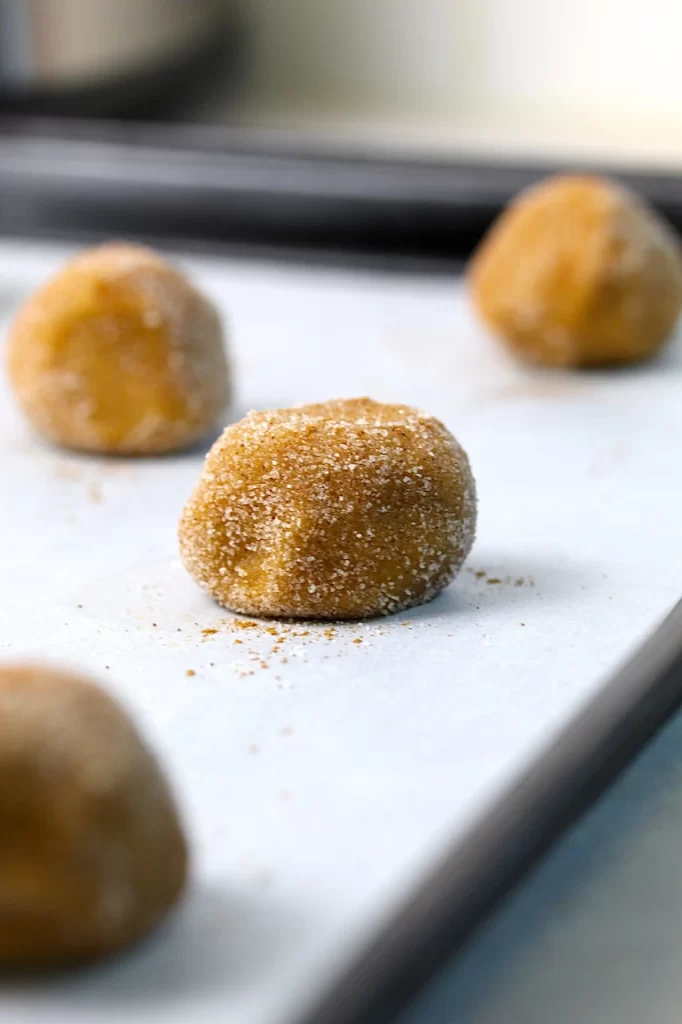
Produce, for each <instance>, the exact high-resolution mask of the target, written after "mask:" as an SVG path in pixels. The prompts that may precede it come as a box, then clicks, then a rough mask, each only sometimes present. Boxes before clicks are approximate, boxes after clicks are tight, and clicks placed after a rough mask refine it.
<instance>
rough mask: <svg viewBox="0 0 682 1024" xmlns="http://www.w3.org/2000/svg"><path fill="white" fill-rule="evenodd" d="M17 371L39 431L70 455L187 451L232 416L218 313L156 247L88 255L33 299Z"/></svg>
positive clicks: (21, 394) (112, 248) (20, 320)
mask: <svg viewBox="0 0 682 1024" xmlns="http://www.w3.org/2000/svg"><path fill="white" fill-rule="evenodd" d="M8 368H9V374H10V379H11V381H12V385H13V387H14V391H15V394H16V396H17V398H18V401H19V404H20V405H21V407H22V409H23V410H24V412H25V413H26V415H27V416H28V418H29V420H30V421H31V423H32V425H33V426H34V428H35V429H36V430H37V431H38V432H39V433H40V434H42V435H43V436H44V437H46V438H47V439H48V440H50V441H53V442H55V443H57V444H61V445H64V446H66V447H69V448H75V449H81V450H84V451H92V452H108V453H118V454H123V455H146V454H155V453H161V452H168V451H174V450H176V449H181V448H186V447H188V446H190V445H192V444H193V443H195V442H196V441H198V440H199V439H200V438H202V437H203V436H205V435H206V433H207V432H208V431H210V430H211V429H212V428H214V427H215V426H216V425H218V424H219V422H220V421H221V420H222V418H223V416H224V413H225V408H226V405H227V403H228V400H229V394H230V384H229V373H228V367H227V363H226V357H225V351H224V345H223V335H222V327H221V324H220V319H219V317H218V314H217V312H216V310H215V308H214V307H213V305H212V304H211V303H210V302H209V300H208V299H207V298H205V297H204V296H203V295H202V294H200V293H199V292H198V291H197V290H196V289H195V288H194V287H193V285H191V284H190V283H189V281H188V280H187V279H186V278H185V277H184V276H183V275H182V274H181V273H180V272H179V271H178V270H176V269H175V268H174V267H173V266H171V265H170V264H169V263H167V262H166V261H165V260H163V259H162V258H161V257H160V256H158V255H157V254H156V253H155V252H153V251H152V250H151V249H146V248H144V247H143V246H138V245H127V244H123V243H116V244H110V245H103V246H99V247H97V248H94V249H89V250H86V251H85V252H83V253H81V255H79V256H77V257H76V258H75V259H73V260H72V261H71V262H69V263H68V264H67V265H66V266H65V267H64V268H63V269H62V270H61V271H60V272H59V273H58V274H56V275H55V276H54V277H53V278H52V279H51V280H50V281H48V282H47V284H45V285H44V287H42V288H41V289H40V290H39V291H38V292H36V294H35V295H34V296H33V297H32V298H30V299H29V300H28V302H26V303H25V305H24V306H23V307H22V309H21V310H20V311H19V313H18V315H17V317H16V319H15V321H14V324H13V325H12V328H11V331H10V337H9V347H8Z"/></svg>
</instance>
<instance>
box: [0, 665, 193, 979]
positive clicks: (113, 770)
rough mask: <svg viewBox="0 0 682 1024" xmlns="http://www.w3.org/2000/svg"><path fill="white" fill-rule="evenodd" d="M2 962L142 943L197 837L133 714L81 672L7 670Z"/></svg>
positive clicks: (175, 893)
mask: <svg viewBox="0 0 682 1024" xmlns="http://www.w3.org/2000/svg"><path fill="white" fill-rule="evenodd" d="M0 837H1V841H0V968H2V969H6V968H38V967H52V966H55V965H58V964H64V965H67V964H75V963H79V962H82V961H86V960H90V959H93V958H96V957H100V956H102V955H104V954H107V953H111V952H114V951H117V950H119V949H121V948H122V947H124V946H127V945H128V944H129V943H132V942H135V941H136V940H137V939H139V938H141V937H142V936H143V935H145V934H146V933H147V932H149V931H150V929H152V928H153V927H154V926H155V925H156V924H158V923H159V921H160V920H161V919H162V918H163V917H164V915H165V914H166V912H167V911H168V910H169V908H170V907H171V906H172V905H173V904H174V903H175V902H176V901H177V900H178V898H179V896H180V894H181V892H182V890H183V888H184V885H185V880H186V874H187V847H186V844H185V839H184V836H183V832H182V829H181V826H180V824H179V822H178V816H177V813H176V810H175V807H174V803H173V798H172V796H171V793H170V790H169V788H168V786H167V784H166V782H165V780H164V778H163V776H162V774H161V771H160V769H159V766H158V764H157V762H156V760H155V758H154V756H153V755H152V754H151V752H150V751H149V750H148V748H147V747H146V746H145V744H144V742H143V741H142V739H141V738H140V736H139V734H138V733H137V731H136V729H135V728H134V726H133V724H132V723H131V721H130V719H129V718H128V716H127V714H126V713H125V712H124V711H123V709H122V708H121V707H120V706H119V705H118V704H117V703H116V702H115V701H114V700H112V698H111V697H108V696H107V695H106V694H105V693H104V692H103V691H102V690H100V689H98V688H97V687H96V686H93V685H92V684H91V683H88V682H86V681H84V680H82V679H79V678H77V677H75V676H73V675H72V674H69V673H63V672H57V671H54V670H52V669H45V668H40V667H35V666H22V667H5V668H2V669H0Z"/></svg>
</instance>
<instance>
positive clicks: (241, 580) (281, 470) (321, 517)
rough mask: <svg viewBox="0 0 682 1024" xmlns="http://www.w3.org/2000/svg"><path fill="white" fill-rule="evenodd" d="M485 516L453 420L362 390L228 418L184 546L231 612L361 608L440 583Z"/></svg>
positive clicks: (390, 604) (327, 613)
mask: <svg viewBox="0 0 682 1024" xmlns="http://www.w3.org/2000/svg"><path fill="white" fill-rule="evenodd" d="M475 522H476V496H475V487H474V480H473V477H472V475H471V471H470V469H469V463H468V460H467V457H466V455H465V453H464V451H463V450H462V449H461V448H460V446H459V445H458V443H457V441H455V439H454V437H453V436H452V435H451V434H450V433H449V431H448V430H446V428H445V427H444V426H443V424H442V423H440V422H439V421H438V420H437V419H434V418H433V417H432V416H427V415H426V414H424V413H421V412H418V411H417V410H415V409H411V408H409V407H407V406H402V405H382V404H380V403H378V402H373V401H371V400H370V399H368V398H358V399H348V400H338V401H332V402H325V403H323V404H319V405H307V406H300V407H298V408H293V409H280V410H276V411H272V412H253V413H250V414H249V415H248V416H247V417H246V418H245V419H243V420H242V421H241V422H240V423H237V424H236V425H234V426H231V427H228V428H227V430H226V431H225V433H224V434H223V436H222V437H221V438H220V439H219V440H218V441H217V442H216V443H215V445H214V446H213V448H212V450H211V451H210V452H209V454H208V456H207V459H206V465H205V469H204V472H203V474H202V476H201V478H200V480H199V483H198V485H197V487H196V490H195V491H194V494H193V495H192V496H191V498H190V500H189V502H188V503H187V505H186V507H185V510H184V513H183V515H182V519H181V523H180V549H181V553H182V558H183V561H184V564H185V566H186V568H187V570H188V571H189V572H190V573H191V575H192V576H193V577H194V578H195V579H196V580H197V582H198V583H200V584H201V586H203V587H204V588H205V589H206V590H207V591H208V592H209V593H210V594H212V595H213V597H214V598H215V599H216V600H217V601H219V602H220V603H221V604H223V605H225V606H226V607H227V608H231V609H233V610H234V611H238V612H245V613H247V614H251V615H265V616H286V617H295V618H316V619H355V618H362V617H365V616H371V615H379V614H388V613H389V612H395V611H398V610H399V609H401V608H407V607H409V606H410V605H416V604H421V603H422V602H424V601H428V600H429V599H430V598H432V597H433V596H434V595H435V594H437V593H438V592H439V591H440V590H442V589H443V587H445V586H446V585H447V584H448V583H449V582H450V580H451V579H452V578H453V577H454V576H455V574H456V573H457V571H458V570H459V568H460V566H461V564H462V562H463V561H464V559H465V558H466V556H467V554H468V553H469V550H470V548H471V545H472V543H473V539H474V529H475Z"/></svg>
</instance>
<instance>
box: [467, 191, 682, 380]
mask: <svg viewBox="0 0 682 1024" xmlns="http://www.w3.org/2000/svg"><path fill="white" fill-rule="evenodd" d="M469 281H470V284H471V290H472V293H473V298H474V302H475V305H476V307H477V309H478V311H479V313H480V315H481V317H482V319H483V320H484V321H485V322H486V324H487V325H488V326H489V327H490V328H491V329H492V330H493V331H494V332H495V333H496V334H497V335H498V336H499V337H500V339H501V340H502V341H503V342H504V343H505V344H506V345H507V347H508V348H509V349H510V350H511V351H512V352H513V353H514V354H515V355H516V356H518V357H520V358H521V359H523V360H526V361H529V362H533V363H537V364H545V365H548V366H600V365H602V366H606V365H609V364H616V363H629V362H635V361H637V360H641V359H646V358H648V357H650V356H653V355H654V354H655V353H656V352H657V351H658V350H659V349H660V347H661V346H662V345H663V343H664V342H665V341H666V339H667V338H668V337H669V335H670V333H671V332H672V330H673V327H674V326H675V322H676V320H677V318H678V315H679V313H680V307H681V306H682V261H681V257H680V247H679V244H678V241H677V239H676V237H675V236H674V235H673V233H672V230H670V229H669V228H668V226H667V225H666V224H665V223H664V222H663V221H662V220H661V218H660V217H659V216H658V215H657V214H655V213H654V212H653V210H651V209H650V208H649V207H648V206H647V205H646V204H645V203H644V202H643V201H642V200H640V199H638V198H637V197H636V196H635V195H633V194H632V193H631V192H629V191H627V190H626V189H625V188H624V187H623V186H621V185H619V184H616V183H615V182H613V181H609V180H607V179H604V178H597V177H588V176H584V177H583V176H559V177H553V178H549V179H547V180H545V181H543V182H541V183H540V184H539V185H536V186H534V187H533V188H530V189H528V190H527V191H526V192H523V193H522V194H521V195H520V196H518V197H517V198H516V199H515V200H514V201H513V202H512V203H511V204H510V205H509V207H508V208H507V209H506V210H505V212H504V213H503V214H502V215H501V216H500V218H499V219H498V220H497V222H496V223H495V224H494V225H493V227H492V229H491V231H490V232H489V233H488V235H487V237H486V238H485V239H484V241H483V242H482V243H481V245H480V247H479V249H478V251H477V252H476V254H475V256H474V258H473V262H472V265H471V269H470V272H469Z"/></svg>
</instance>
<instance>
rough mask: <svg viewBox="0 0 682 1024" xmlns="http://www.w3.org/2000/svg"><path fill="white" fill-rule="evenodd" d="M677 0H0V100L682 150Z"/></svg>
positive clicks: (560, 150) (452, 137)
mask: <svg viewBox="0 0 682 1024" xmlns="http://www.w3.org/2000/svg"><path fill="white" fill-rule="evenodd" d="M681 30H682V8H681V7H680V6H679V5H678V4H675V3H673V2H672V0H648V2H647V3H646V4H643V3H641V2H640V0H572V2H571V3H570V4H569V3H563V2H559V0H555V2H551V0H550V2H548V0H1V2H0V89H1V94H2V104H3V107H4V109H5V110H6V111H7V110H12V111H15V112H16V111H24V112H25V111H30V112H32V113H35V112H37V113H68V114H76V115H79V114H80V115H89V116H92V115H96V116H100V115H102V116H115V117H137V118H152V119H164V120H173V119H177V120H180V121H182V120H186V121H190V122H194V123H196V122H205V123H214V124H216V123H217V124H223V125H225V124H227V125H239V126H241V127H254V128H255V127H257V128H270V129H273V128H274V129H277V130H278V131H285V132H291V133H295V134H300V133H303V134H306V135H311V136H313V137H315V138H323V139H325V140H327V141H328V142H330V143H334V144H336V143H339V142H341V143H344V144H345V143H346V142H347V141H348V139H351V140H354V141H357V142H361V143H362V145H363V146H365V145H371V144H376V145H377V146H384V145H386V144H389V145H390V146H391V147H393V148H395V146H396V145H399V146H401V147H406V148H414V147H417V148H418V149H419V150H420V151H422V152H423V151H427V152H428V151H434V152H438V153H446V154H453V153H458V152H468V153H481V154H484V155H488V156H489V155H491V154H492V155H493V156H500V155H501V156H503V157H505V158H508V159H514V158H518V157H521V158H524V157H528V156H529V155H545V154H547V155H549V156H551V157H556V158H559V159H561V158H563V157H564V156H565V155H571V156H573V157H577V158H583V157H590V158H594V159H601V160H604V159H614V160H618V161H620V162H623V163H627V164H633V163H634V164H639V165H642V166H647V167H655V166H663V167H667V168H670V167H675V168H676V167H677V166H678V165H679V164H680V161H681V159H682V77H681V76H680V75H679V55H678V40H679V38H680V31H681Z"/></svg>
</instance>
